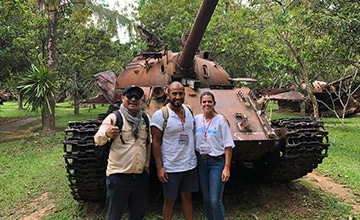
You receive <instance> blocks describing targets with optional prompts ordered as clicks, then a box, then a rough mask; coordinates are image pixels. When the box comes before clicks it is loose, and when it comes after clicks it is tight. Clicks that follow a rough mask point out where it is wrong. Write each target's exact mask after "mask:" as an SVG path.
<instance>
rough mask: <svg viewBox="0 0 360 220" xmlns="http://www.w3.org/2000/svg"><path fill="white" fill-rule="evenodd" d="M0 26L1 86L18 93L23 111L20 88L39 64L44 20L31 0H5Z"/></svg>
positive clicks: (0, 7)
mask: <svg viewBox="0 0 360 220" xmlns="http://www.w3.org/2000/svg"><path fill="white" fill-rule="evenodd" d="M0 24H1V25H0V36H1V37H0V87H2V88H7V89H9V90H11V91H12V92H13V93H14V94H17V99H18V102H19V108H22V102H21V101H22V97H21V96H19V95H18V92H17V86H18V85H19V81H20V79H21V78H22V77H23V76H24V75H26V74H27V72H28V69H29V67H30V65H31V63H40V60H39V59H38V57H39V56H38V54H41V52H42V48H43V47H42V46H41V44H42V42H44V39H45V37H44V32H43V27H44V25H45V19H44V17H41V16H37V14H36V11H35V9H34V4H33V2H32V1H22V0H14V1H4V2H3V3H2V4H0Z"/></svg>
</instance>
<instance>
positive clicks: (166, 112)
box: [161, 104, 194, 133]
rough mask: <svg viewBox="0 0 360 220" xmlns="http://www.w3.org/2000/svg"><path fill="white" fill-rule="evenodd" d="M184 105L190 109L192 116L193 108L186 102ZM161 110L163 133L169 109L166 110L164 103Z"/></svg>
mask: <svg viewBox="0 0 360 220" xmlns="http://www.w3.org/2000/svg"><path fill="white" fill-rule="evenodd" d="M184 105H185V106H186V107H187V108H188V109H189V110H190V112H191V114H192V116H194V113H193V108H192V107H191V106H190V105H188V104H184ZM161 111H162V113H163V118H164V123H163V133H164V131H165V128H166V125H167V121H168V118H169V111H168V109H167V107H166V105H165V106H163V107H161Z"/></svg>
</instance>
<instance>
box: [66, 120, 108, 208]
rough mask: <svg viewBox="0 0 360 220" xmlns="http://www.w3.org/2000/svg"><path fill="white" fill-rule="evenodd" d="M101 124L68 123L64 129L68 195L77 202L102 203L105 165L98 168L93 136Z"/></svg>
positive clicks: (104, 190)
mask: <svg viewBox="0 0 360 220" xmlns="http://www.w3.org/2000/svg"><path fill="white" fill-rule="evenodd" d="M101 122H102V121H100V120H91V121H73V122H69V123H68V125H67V128H66V129H65V141H64V152H65V154H64V158H65V163H66V171H67V173H68V176H67V177H68V179H69V181H70V184H69V186H70V188H71V191H72V192H71V193H72V195H73V197H74V199H75V200H78V201H79V202H86V201H103V200H104V199H105V196H106V183H105V179H106V173H105V171H106V165H97V163H96V158H95V154H94V147H95V143H94V135H95V134H96V132H97V130H98V129H99V127H100V125H101Z"/></svg>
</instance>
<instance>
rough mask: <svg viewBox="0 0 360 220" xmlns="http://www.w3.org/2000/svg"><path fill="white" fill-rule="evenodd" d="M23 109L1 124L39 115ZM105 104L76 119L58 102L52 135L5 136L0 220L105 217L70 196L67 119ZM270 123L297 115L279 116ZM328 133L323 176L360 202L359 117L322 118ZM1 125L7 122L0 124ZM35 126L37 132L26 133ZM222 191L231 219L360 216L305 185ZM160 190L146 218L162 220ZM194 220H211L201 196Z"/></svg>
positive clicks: (0, 156)
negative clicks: (341, 121)
mask: <svg viewBox="0 0 360 220" xmlns="http://www.w3.org/2000/svg"><path fill="white" fill-rule="evenodd" d="M16 108H17V104H16V103H13V102H10V103H9V102H5V103H4V106H1V107H0V117H1V118H5V117H6V118H10V117H12V118H17V117H34V116H39V114H40V112H39V113H33V112H27V111H24V110H17V109H16ZM106 110H107V106H103V107H101V106H99V105H97V107H96V109H92V108H88V107H86V108H81V110H80V113H81V115H80V116H74V115H73V108H71V106H70V105H69V104H68V103H60V104H57V107H56V126H57V130H58V132H56V133H55V134H54V135H52V136H47V137H43V136H41V135H40V133H39V132H40V129H41V128H40V127H39V126H38V125H39V124H41V119H39V120H37V121H35V122H32V123H31V124H30V125H27V126H24V127H23V128H21V129H17V130H13V131H4V132H2V131H0V218H1V219H20V218H22V217H24V216H31V215H34V213H35V214H37V215H39V216H42V218H43V219H104V216H105V212H106V209H105V208H104V205H102V204H91V203H85V204H79V203H78V202H76V201H75V200H74V199H73V198H72V196H71V190H70V188H69V187H68V184H69V182H68V180H67V178H66V169H65V162H64V159H63V156H62V155H63V154H64V152H63V143H62V142H63V140H64V129H65V126H66V124H67V122H68V121H79V120H90V119H95V118H97V115H98V114H99V113H104V112H106ZM273 114H274V115H273V116H272V119H275V118H279V117H284V116H285V117H286V116H291V115H287V114H285V115H283V114H282V115H278V114H276V109H275V110H274V112H273ZM322 120H323V121H324V122H325V127H326V129H327V130H328V131H329V132H330V134H329V141H330V143H331V145H330V148H329V152H328V153H329V157H327V158H325V159H324V161H323V163H322V164H320V165H319V167H318V169H317V170H318V171H319V172H320V173H321V174H322V175H326V176H329V177H331V178H333V179H334V180H335V181H336V182H338V183H341V184H345V185H346V186H347V187H349V188H351V189H353V191H354V193H355V195H356V199H357V202H359V198H360V197H359V195H360V186H359V181H360V174H359V169H360V157H359V155H360V154H359V153H360V145H359V141H358V140H360V139H359V138H358V137H357V135H358V134H360V117H355V118H349V119H346V120H345V126H341V125H340V124H339V122H338V121H337V119H333V118H324V119H322ZM0 122H1V121H0ZM30 126H33V127H35V129H33V130H30V131H29V130H27V129H28V128H29V127H30ZM231 181H232V182H229V184H228V185H227V187H226V189H225V193H224V205H225V208H226V215H227V217H228V219H257V218H258V219H348V218H349V216H352V217H360V216H359V215H357V214H354V213H352V211H351V206H350V205H349V204H346V203H345V202H344V201H343V200H341V199H336V198H334V197H333V196H331V195H329V194H326V193H324V192H323V191H322V190H320V189H317V188H311V187H307V186H304V185H303V184H301V181H298V180H296V181H292V182H290V183H274V184H270V185H259V184H256V183H255V184H254V183H247V182H243V181H242V180H239V179H238V178H237V177H236V175H233V176H232V179H231ZM161 206H162V196H161V191H156V192H152V193H151V198H150V201H149V203H148V209H147V214H146V219H158V216H161ZM175 210H176V211H175V216H174V219H183V217H182V213H181V206H180V203H179V202H177V203H176V207H175ZM194 211H195V219H205V215H204V211H203V207H202V201H201V195H200V194H199V193H196V194H194Z"/></svg>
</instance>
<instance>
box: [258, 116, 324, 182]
mask: <svg viewBox="0 0 360 220" xmlns="http://www.w3.org/2000/svg"><path fill="white" fill-rule="evenodd" d="M272 126H273V127H274V128H275V129H279V130H280V131H281V132H282V135H281V137H280V140H281V141H280V145H279V146H280V147H279V148H278V149H277V150H275V151H274V153H273V154H272V155H271V157H272V159H271V162H272V166H269V168H270V169H272V171H270V170H267V171H268V172H267V173H264V174H265V175H264V177H265V180H267V181H289V180H293V179H297V178H300V177H303V176H305V175H306V174H307V173H310V172H312V170H313V169H315V168H317V166H318V164H320V163H322V160H323V159H324V158H325V157H327V156H328V155H327V151H328V147H329V145H330V144H329V140H328V133H329V132H328V131H327V130H325V128H324V123H323V122H321V121H320V120H317V119H315V118H284V119H278V120H274V121H272ZM274 156H275V158H274ZM276 156H277V158H276ZM271 162H270V164H271ZM269 171H270V172H269Z"/></svg>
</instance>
